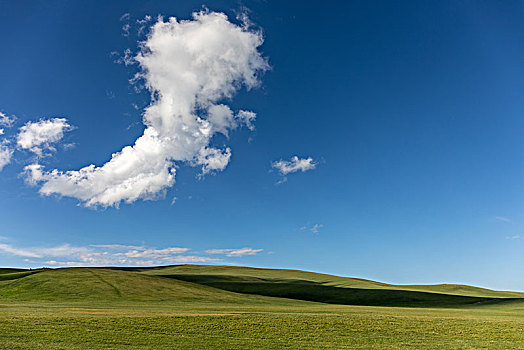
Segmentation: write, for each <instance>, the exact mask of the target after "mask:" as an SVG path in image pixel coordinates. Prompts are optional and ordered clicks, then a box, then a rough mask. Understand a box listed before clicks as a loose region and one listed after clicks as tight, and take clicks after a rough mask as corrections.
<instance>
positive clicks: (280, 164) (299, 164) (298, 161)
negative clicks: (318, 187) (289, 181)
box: [271, 156, 317, 175]
mask: <svg viewBox="0 0 524 350" xmlns="http://www.w3.org/2000/svg"><path fill="white" fill-rule="evenodd" d="M271 165H272V167H273V168H275V169H277V170H278V171H279V172H280V173H281V174H282V175H287V174H289V173H294V172H297V171H302V172H305V171H308V170H312V169H315V168H316V166H317V163H315V162H314V161H313V158H311V157H309V158H299V157H297V156H293V157H291V159H290V160H282V159H281V160H279V161H277V162H273V164H271Z"/></svg>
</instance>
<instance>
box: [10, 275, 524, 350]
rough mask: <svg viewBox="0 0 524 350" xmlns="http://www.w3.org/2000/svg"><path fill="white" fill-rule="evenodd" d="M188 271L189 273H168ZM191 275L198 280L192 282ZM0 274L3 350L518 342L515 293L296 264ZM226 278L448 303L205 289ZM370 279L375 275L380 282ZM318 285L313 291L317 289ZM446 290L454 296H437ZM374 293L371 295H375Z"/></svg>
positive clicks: (522, 306)
mask: <svg viewBox="0 0 524 350" xmlns="http://www.w3.org/2000/svg"><path fill="white" fill-rule="evenodd" d="M228 269H229V270H230V271H229V273H227V271H228ZM235 269H237V270H235ZM213 270H214V272H213ZM184 271H185V272H184ZM199 272H200V273H199ZM184 273H185V274H186V275H190V276H191V277H190V278H185V281H182V280H178V279H175V278H173V277H174V276H173V275H183V274H184ZM160 275H164V276H160ZM198 275H201V276H202V280H200V281H199V282H200V283H193V282H188V281H187V280H188V279H193V280H194V279H198V278H197V277H198ZM217 275H219V277H220V278H218V277H216V276H217ZM255 275H256V276H255ZM0 276H3V277H2V278H0V279H3V280H2V281H0V348H1V349H187V348H191V349H194V348H201V349H209V348H217V349H284V348H289V349H291V348H293V349H319V348H348V349H370V348H375V349H397V348H421V347H424V348H428V349H437V348H446V349H447V348H455V349H519V348H521V349H522V348H524V337H523V336H522V334H524V303H523V302H522V301H521V300H520V298H519V294H518V293H512V292H510V293H504V292H494V291H488V290H479V289H474V288H473V289H471V290H470V289H468V288H472V287H467V286H460V287H453V286H444V287H442V286H437V287H435V286H433V287H432V286H426V287H424V286H415V287H413V286H406V287H401V286H397V287H394V286H389V285H383V284H380V283H377V282H372V281H365V280H352V279H346V280H340V279H342V278H340V277H338V278H337V277H336V276H328V275H318V274H310V273H306V272H299V271H295V272H293V271H285V270H257V269H245V268H229V267H194V266H187V265H186V266H180V267H166V268H154V269H140V270H134V271H129V269H128V271H121V270H109V269H58V270H45V271H37V272H36V273H32V272H28V271H12V270H2V271H0ZM186 277H187V276H186ZM253 278H259V279H261V281H258V282H255V281H254V280H253ZM228 279H229V280H230V281H233V283H234V286H236V287H234V288H237V287H238V283H247V285H253V284H255V283H261V284H260V286H258V289H257V288H255V287H257V286H254V287H252V289H253V288H254V289H255V291H256V292H257V293H256V294H263V293H265V294H267V293H269V292H267V290H268V288H269V290H271V287H268V284H269V281H273V283H276V284H277V290H281V289H282V284H285V285H286V288H288V289H289V288H291V287H292V286H295V287H296V288H298V289H300V287H301V286H304V285H309V286H311V285H312V284H311V283H312V282H315V283H320V284H319V285H314V286H315V288H317V289H319V288H322V286H323V284H328V285H327V286H326V287H330V288H334V287H339V288H344V287H343V285H344V283H345V284H346V287H347V288H349V294H352V293H354V290H353V289H352V288H356V287H358V286H357V285H355V284H359V283H360V287H361V289H363V290H372V289H376V290H381V289H385V290H387V292H385V295H386V296H388V293H390V292H389V290H391V289H394V290H396V292H397V293H398V291H402V290H403V288H405V290H406V291H408V292H412V291H414V290H415V291H420V288H422V289H424V288H426V289H427V290H433V292H432V294H438V295H436V296H434V295H433V296H431V298H429V299H427V298H428V297H427V296H426V295H424V296H423V299H422V300H429V301H430V302H429V303H430V304H434V303H435V300H438V298H440V297H441V295H442V298H443V299H442V300H444V303H443V304H442V305H444V306H445V307H438V308H437V307H427V306H424V305H423V304H421V303H418V304H417V307H399V306H396V307H391V306H356V305H339V304H334V303H330V304H327V303H319V302H311V301H305V300H294V299H289V298H275V297H267V296H263V295H253V294H240V293H234V292H231V291H227V290H222V289H219V288H215V287H211V286H210V284H212V283H214V282H210V281H217V280H219V281H221V282H220V283H224V281H225V280H228ZM242 279H243V281H244V282H239V281H240V280H242ZM299 281H303V283H302V282H299ZM204 282H205V283H207V285H203V284H205V283H204ZM306 282H307V283H306ZM278 283H280V285H278ZM301 283H302V284H301ZM333 283H335V284H336V283H338V284H337V285H336V286H335V285H333ZM370 283H371V284H373V283H377V284H376V288H371V286H370ZM290 286H291V287H290ZM226 287H228V288H229V287H231V286H229V285H227V286H226ZM231 288H233V287H231ZM231 288H229V289H231ZM278 288H280V289H278ZM395 288H397V289H395ZM317 289H315V290H314V293H313V296H314V297H315V295H317V294H318V293H317V292H320V293H321V292H323V291H324V290H322V289H319V290H317ZM442 289H445V290H446V291H447V292H449V290H454V291H455V292H456V294H442ZM326 290H329V289H326ZM337 291H338V290H337ZM338 292H340V291H338ZM297 293H298V292H297ZM308 293H309V292H308ZM315 293H317V294H315ZM499 293H500V294H499ZM471 294H476V296H475V297H478V298H484V299H481V300H477V299H460V303H458V304H457V303H456V304H454V305H448V301H449V300H448V298H449V295H455V296H457V295H458V296H466V297H473V296H472V295H471ZM297 295H298V296H301V297H303V295H301V294H297ZM406 295H407V297H406V298H407V299H406V303H407V305H410V303H413V302H414V300H415V301H417V300H419V299H417V298H419V295H418V294H416V295H415V296H414V297H415V299H413V298H412V297H413V295H411V294H410V293H408V294H406ZM494 295H495V296H498V298H495V299H496V300H493V298H494ZM307 296H308V294H307V293H306V297H307ZM401 296H402V295H401ZM435 298H436V299H435ZM379 299H380V298H379ZM379 299H377V296H376V295H375V296H374V297H373V298H371V299H370V300H371V301H372V302H376V301H377V300H379ZM499 299H500V300H499ZM344 300H346V301H347V300H350V301H351V300H352V299H351V298H349V299H344ZM358 300H361V301H362V295H360V296H359V299H358ZM398 300H399V299H395V303H398ZM453 300H455V299H453ZM472 300H474V302H473V303H470V302H471V301H472ZM364 301H365V300H364ZM389 302H391V299H390V300H389V301H387V303H389ZM417 302H418V301H417ZM437 304H438V303H437Z"/></svg>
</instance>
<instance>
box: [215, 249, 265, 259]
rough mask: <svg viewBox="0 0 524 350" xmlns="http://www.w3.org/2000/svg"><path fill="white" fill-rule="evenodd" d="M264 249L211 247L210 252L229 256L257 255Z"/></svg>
mask: <svg viewBox="0 0 524 350" xmlns="http://www.w3.org/2000/svg"><path fill="white" fill-rule="evenodd" d="M263 250H264V249H253V248H239V249H209V250H206V253H208V254H225V255H226V256H228V257H239V256H244V255H256V254H257V253H260V252H261V251H263Z"/></svg>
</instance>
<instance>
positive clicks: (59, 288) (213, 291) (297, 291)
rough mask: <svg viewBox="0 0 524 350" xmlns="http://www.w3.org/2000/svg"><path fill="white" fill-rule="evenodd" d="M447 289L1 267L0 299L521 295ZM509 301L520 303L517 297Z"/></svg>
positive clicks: (461, 299)
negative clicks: (11, 269)
mask: <svg viewBox="0 0 524 350" xmlns="http://www.w3.org/2000/svg"><path fill="white" fill-rule="evenodd" d="M445 287H449V288H448V289H449V290H450V292H449V294H448V293H446V291H447V290H446V288H444V287H443V286H406V287H405V286H393V285H388V284H384V283H378V282H373V281H368V280H363V279H354V278H344V277H337V276H331V275H325V274H317V273H311V272H304V271H295V270H277V269H258V268H247V267H231V266H205V265H178V266H167V267H152V268H112V269H108V268H67V269H53V270H50V269H45V270H31V271H28V270H26V271H20V270H14V271H9V270H6V269H4V270H2V273H1V274H0V299H13V300H27V301H30V300H48V301H53V300H61V301H63V300H70V301H82V300H90V299H92V300H106V301H111V300H116V301H120V302H122V301H124V302H125V301H132V302H142V301H143V302H170V301H173V300H178V301H180V300H187V301H195V300H205V301H207V302H232V303H250V302H254V300H255V299H256V298H257V296H259V297H258V298H259V299H258V301H259V302H263V300H265V302H267V303H271V302H274V301H270V299H267V300H266V299H263V298H262V297H260V296H266V297H278V298H289V299H295V300H305V301H314V302H322V303H331V304H345V305H371V306H404V307H472V306H490V307H494V306H495V305H499V304H500V305H501V306H505V305H509V304H511V305H517V304H518V303H517V304H514V303H511V301H512V300H511V299H509V297H513V296H514V295H515V294H516V295H519V297H520V296H521V295H522V294H518V293H506V292H496V291H490V290H486V289H481V288H474V287H469V286H445ZM434 290H437V292H434ZM428 291H429V292H428ZM232 292H236V293H232ZM239 293H241V294H239ZM261 298H262V299H261ZM512 299H515V300H516V301H518V302H520V301H521V298H512ZM271 300H273V299H271ZM523 300H524V299H523Z"/></svg>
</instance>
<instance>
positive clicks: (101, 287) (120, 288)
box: [0, 268, 245, 302]
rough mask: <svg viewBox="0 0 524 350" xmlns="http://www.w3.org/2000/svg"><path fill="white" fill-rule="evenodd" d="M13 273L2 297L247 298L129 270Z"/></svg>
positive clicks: (2, 283) (2, 284) (0, 287)
mask: <svg viewBox="0 0 524 350" xmlns="http://www.w3.org/2000/svg"><path fill="white" fill-rule="evenodd" d="M12 274H17V275H18V277H19V278H17V279H9V280H4V281H0V300H1V299H9V300H28V301H29V300H38V301H45V300H47V301H61V302H63V301H89V300H91V301H92V300H95V301H96V300H106V301H114V300H122V301H135V302H141V301H143V302H150V301H155V302H163V301H171V300H179V301H184V300H187V301H192V300H206V301H210V302H219V301H224V302H227V301H238V300H241V299H242V298H245V296H243V295H238V294H235V293H229V292H226V291H223V290H219V289H215V288H210V287H207V286H203V285H199V284H193V283H188V282H184V281H178V280H173V279H166V278H159V277H156V276H148V275H143V274H138V273H135V272H127V271H114V270H107V269H90V268H68V269H56V270H43V271H35V270H33V271H32V274H30V275H23V274H24V273H23V272H15V273H12ZM12 274H6V275H12ZM0 276H2V275H0Z"/></svg>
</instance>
